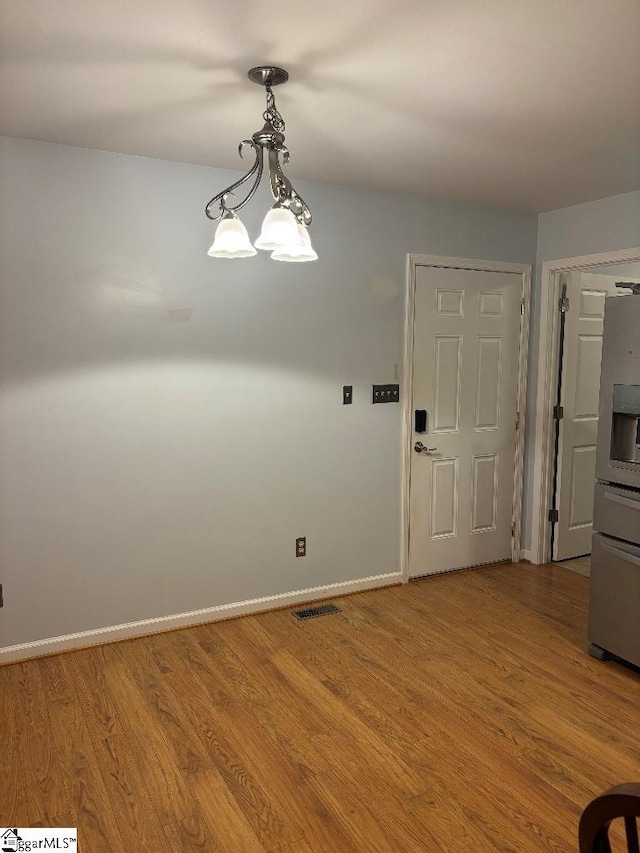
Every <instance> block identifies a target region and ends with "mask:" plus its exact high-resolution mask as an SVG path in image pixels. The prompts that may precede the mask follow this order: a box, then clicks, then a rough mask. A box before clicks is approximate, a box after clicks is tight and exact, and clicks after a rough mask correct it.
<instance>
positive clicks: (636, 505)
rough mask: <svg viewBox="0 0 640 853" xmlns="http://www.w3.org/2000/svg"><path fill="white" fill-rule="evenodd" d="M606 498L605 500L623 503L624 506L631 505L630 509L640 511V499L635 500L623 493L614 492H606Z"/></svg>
mask: <svg viewBox="0 0 640 853" xmlns="http://www.w3.org/2000/svg"><path fill="white" fill-rule="evenodd" d="M604 499H605V501H613V502H614V503H617V504H622V506H626V507H629V509H637V510H638V512H640V500H637V501H634V500H633V498H624V497H623V496H622V495H616V494H614V493H613V492H605V493H604Z"/></svg>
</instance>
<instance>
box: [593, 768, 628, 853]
mask: <svg viewBox="0 0 640 853" xmlns="http://www.w3.org/2000/svg"><path fill="white" fill-rule="evenodd" d="M617 818H622V820H623V821H624V829H625V836H626V842H627V851H628V853H640V846H639V844H638V822H639V821H640V783H639V782H626V783H625V784H623V785H616V786H615V787H614V788H611V789H610V790H608V791H605V793H604V794H601V795H600V796H599V797H596V798H595V800H592V801H591V802H590V803H589V805H588V806H587V807H586V809H585V810H584V811H583V812H582V817H581V818H580V826H579V829H578V837H579V841H580V853H612V848H611V841H610V838H609V828H610V826H611V822H612V821H614V820H616V819H617Z"/></svg>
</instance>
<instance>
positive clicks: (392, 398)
mask: <svg viewBox="0 0 640 853" xmlns="http://www.w3.org/2000/svg"><path fill="white" fill-rule="evenodd" d="M399 400H400V386H399V385H397V384H395V383H392V384H391V385H374V386H373V391H372V397H371V402H372V403H397V402H399Z"/></svg>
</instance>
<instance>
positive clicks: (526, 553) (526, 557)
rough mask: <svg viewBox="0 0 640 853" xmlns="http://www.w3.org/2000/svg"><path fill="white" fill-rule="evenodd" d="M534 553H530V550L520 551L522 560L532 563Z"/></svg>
mask: <svg viewBox="0 0 640 853" xmlns="http://www.w3.org/2000/svg"><path fill="white" fill-rule="evenodd" d="M532 555H533V551H530V550H529V548H521V549H520V559H521V560H528V561H529V562H530V563H533V557H532Z"/></svg>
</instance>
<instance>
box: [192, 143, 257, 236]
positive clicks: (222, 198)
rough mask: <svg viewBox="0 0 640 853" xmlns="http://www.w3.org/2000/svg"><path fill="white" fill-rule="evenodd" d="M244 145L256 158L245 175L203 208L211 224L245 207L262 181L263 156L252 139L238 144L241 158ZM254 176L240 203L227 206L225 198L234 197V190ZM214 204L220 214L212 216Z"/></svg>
mask: <svg viewBox="0 0 640 853" xmlns="http://www.w3.org/2000/svg"><path fill="white" fill-rule="evenodd" d="M245 145H250V146H251V147H252V148H253V150H254V153H255V157H256V159H255V162H254V164H253V166H252V167H251V168H250V169H249V171H248V172H247V173H246V175H243V176H242V177H241V178H240V179H239V180H237V181H236V182H235V183H233V184H231V186H229V187H227V188H226V189H224V190H222V192H220V193H218V195H215V196H214V197H213V198H212V199H211V201H209V202H208V203H207V206H206V207H205V213H206V215H207V217H208V218H209V219H211V220H212V221H213V222H217V221H218V220H219V219H222V217H223V216H224V215H225V213H228V212H231V213H235V211H237V210H240V209H241V208H243V207H244V206H245V204H247V202H249V201H251V199H252V198H253V196H254V195H255V193H256V191H257V189H258V186H259V185H260V181H261V180H262V172H263V169H264V160H263V156H262V148H261V147H260V146H259V145H256V143H255V142H254V141H253V140H252V139H244V140H243V141H242V142H241V143H240V145H239V146H238V153H239V154H240V156H241V157H242V156H243V155H242V148H243V146H245ZM254 175H256V178H255V180H254V182H253V185H252V187H251V189H250V190H249V192H248V194H247V195H246V196H245V198H244V199H242V201H239V202H238V204H233V205H229V204H227V196H229V195H234V190H236V189H237V188H238V187H240V186H242V185H243V184H245V183H246V182H247V181H250V180H251V178H252V177H253V176H254ZM216 202H219V205H220V213H219V214H218V215H217V216H214V215H213V214H212V213H211V208H212V207H213V206H214V205H215V203H216Z"/></svg>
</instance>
